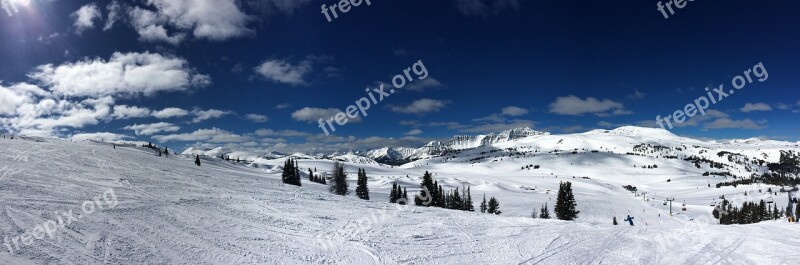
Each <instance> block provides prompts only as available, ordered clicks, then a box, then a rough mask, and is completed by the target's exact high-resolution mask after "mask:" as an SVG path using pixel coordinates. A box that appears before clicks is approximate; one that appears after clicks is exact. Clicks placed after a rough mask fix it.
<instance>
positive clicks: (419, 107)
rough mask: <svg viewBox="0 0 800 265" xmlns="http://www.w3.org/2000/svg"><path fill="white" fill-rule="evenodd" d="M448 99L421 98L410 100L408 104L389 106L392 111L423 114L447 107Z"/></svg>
mask: <svg viewBox="0 0 800 265" xmlns="http://www.w3.org/2000/svg"><path fill="white" fill-rule="evenodd" d="M448 104H449V102H448V101H443V100H436V99H429V98H423V99H418V100H415V101H414V102H412V103H411V104H410V105H408V106H390V108H389V109H391V110H392V111H394V112H398V113H406V114H417V115H423V114H426V113H431V112H438V111H440V110H442V109H444V108H446V107H447V105H448Z"/></svg>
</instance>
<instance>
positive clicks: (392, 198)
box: [389, 183, 397, 203]
mask: <svg viewBox="0 0 800 265" xmlns="http://www.w3.org/2000/svg"><path fill="white" fill-rule="evenodd" d="M389 202H390V203H396V202H397V183H392V192H391V193H389Z"/></svg>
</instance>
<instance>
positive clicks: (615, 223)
mask: <svg viewBox="0 0 800 265" xmlns="http://www.w3.org/2000/svg"><path fill="white" fill-rule="evenodd" d="M613 224H614V225H618V224H619V223H617V217H616V216H614V222H613Z"/></svg>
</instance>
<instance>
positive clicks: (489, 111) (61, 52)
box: [0, 0, 800, 153]
mask: <svg viewBox="0 0 800 265" xmlns="http://www.w3.org/2000/svg"><path fill="white" fill-rule="evenodd" d="M12 2H14V4H15V5H16V6H17V7H18V10H19V12H18V13H14V14H13V16H8V15H7V14H6V13H5V10H3V9H0V64H2V67H0V80H2V83H0V128H2V129H3V130H4V131H10V132H13V133H21V134H28V135H41V136H56V137H62V138H74V139H87V138H99V139H104V140H125V141H152V142H155V143H158V144H160V145H167V146H171V147H173V149H175V148H177V149H182V148H186V147H189V146H197V147H209V148H210V147H216V146H227V147H230V148H242V149H251V150H263V151H270V150H275V151H283V152H295V151H301V152H308V153H311V152H323V151H332V150H340V151H347V150H359V149H368V148H376V147H382V146H409V147H418V146H420V145H422V144H424V143H426V142H428V141H431V140H440V139H445V138H449V137H450V136H452V135H455V134H483V133H490V132H499V131H501V130H504V129H510V128H516V127H531V128H533V129H536V130H542V131H548V132H552V133H574V132H583V131H587V130H591V129H596V128H604V129H610V128H615V127H618V126H623V125H637V126H649V127H652V126H656V125H655V124H656V123H655V119H656V116H657V115H661V116H666V115H669V114H672V113H673V112H674V111H676V110H680V109H683V108H684V106H685V105H686V104H688V103H691V102H693V101H694V100H695V99H697V98H698V97H701V96H704V95H706V92H705V88H706V87H712V88H715V87H718V86H719V85H720V84H724V86H725V88H726V89H725V90H729V89H732V88H730V87H731V79H732V78H734V77H735V76H737V75H742V74H743V72H744V71H745V70H748V69H752V68H753V66H754V65H756V64H758V63H762V64H763V66H764V69H765V70H766V71H767V72H768V74H769V76H768V79H766V80H765V81H763V82H759V81H756V82H753V83H752V84H748V85H747V86H746V87H745V88H743V89H741V90H737V91H736V94H734V95H730V96H729V97H727V98H726V99H725V100H724V101H721V102H719V103H717V104H714V105H713V106H712V108H711V109H710V111H708V114H707V115H704V116H697V117H695V118H693V119H690V120H688V121H686V122H684V123H683V124H681V125H680V126H678V127H675V128H673V129H671V131H672V132H673V133H675V134H679V135H685V136H691V137H697V138H710V139H730V138H750V137H764V138H770V139H776V140H786V141H799V140H800V123H798V118H800V92H798V84H800V75H798V74H797V73H798V72H800V63H798V62H799V61H800V51H798V49H797V47H798V44H800V30H798V26H800V17H798V16H797V15H796V14H795V13H796V12H795V11H796V10H798V8H800V3H798V2H796V1H766V2H763V3H762V2H758V3H756V2H752V1H730V2H725V3H717V2H713V1H694V2H689V4H688V5H687V6H686V7H684V8H682V9H678V10H676V13H675V14H674V15H672V16H670V17H669V18H668V19H665V18H664V17H663V15H662V13H661V12H659V11H658V10H657V5H656V3H658V1H627V0H626V1H612V2H608V1H516V0H498V1H479V0H447V1H422V0H414V1H379V0H372V1H370V4H369V5H367V4H366V3H362V4H361V5H359V6H356V7H351V9H350V10H349V11H348V12H347V13H341V12H340V13H339V14H338V15H339V17H338V18H336V19H333V20H332V21H330V22H328V20H327V19H326V16H325V15H324V14H323V13H322V12H321V5H322V4H325V5H326V6H331V5H334V4H336V3H338V1H309V0H300V1H278V0H244V1H233V0H194V1H190V0H180V1H167V0H149V1H64V0H12ZM420 61H421V62H424V66H425V68H426V70H427V73H428V74H429V75H428V77H427V78H426V79H424V80H415V81H414V82H411V83H409V84H407V85H406V86H404V87H403V88H402V89H398V91H396V93H394V94H392V95H391V97H388V98H386V99H384V100H383V101H381V102H380V103H378V104H376V105H375V106H373V107H372V108H371V109H370V110H369V115H368V116H367V117H360V118H359V119H358V120H356V121H351V122H350V123H348V124H347V125H344V126H337V131H336V132H335V133H334V134H332V135H330V136H328V135H325V134H324V133H323V131H322V130H321V129H320V128H319V127H318V124H317V120H318V119H319V118H326V119H327V118H328V117H330V116H331V115H333V114H335V113H336V112H337V111H344V110H346V108H347V106H349V105H352V104H354V103H355V102H356V101H357V100H359V99H360V98H361V97H363V96H365V95H367V94H366V92H365V88H368V87H369V88H371V89H372V88H375V87H378V86H379V85H380V84H391V82H392V77H394V76H395V75H397V74H402V73H403V70H404V69H406V68H408V67H411V66H412V65H414V64H415V63H417V62H420ZM411 74H412V75H413V74H414V72H413V71H412V72H411Z"/></svg>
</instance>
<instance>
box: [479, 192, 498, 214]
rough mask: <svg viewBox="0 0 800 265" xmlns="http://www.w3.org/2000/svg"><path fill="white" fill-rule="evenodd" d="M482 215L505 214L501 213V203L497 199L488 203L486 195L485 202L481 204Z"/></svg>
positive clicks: (484, 196)
mask: <svg viewBox="0 0 800 265" xmlns="http://www.w3.org/2000/svg"><path fill="white" fill-rule="evenodd" d="M481 213H488V214H501V213H503V212H502V211H500V201H498V200H497V199H496V198H495V197H492V198H490V199H489V202H488V203H487V202H486V194H484V195H483V202H481Z"/></svg>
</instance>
